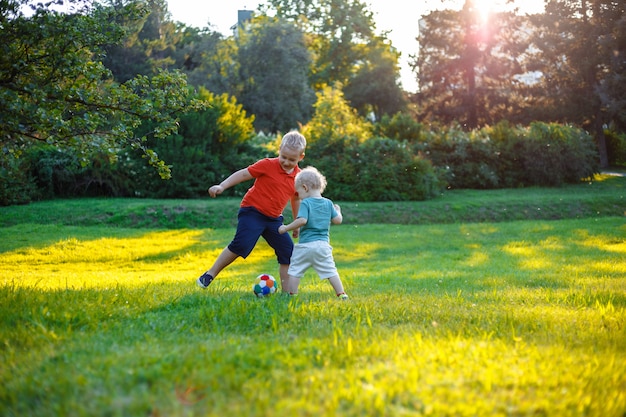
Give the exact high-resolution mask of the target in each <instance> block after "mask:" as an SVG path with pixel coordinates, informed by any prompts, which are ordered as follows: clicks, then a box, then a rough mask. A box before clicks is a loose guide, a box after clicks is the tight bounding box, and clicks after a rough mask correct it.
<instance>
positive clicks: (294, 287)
mask: <svg viewBox="0 0 626 417" xmlns="http://www.w3.org/2000/svg"><path fill="white" fill-rule="evenodd" d="M289 283H290V284H291V289H290V290H289V293H290V294H298V287H299V286H300V278H298V277H294V276H292V275H289Z"/></svg>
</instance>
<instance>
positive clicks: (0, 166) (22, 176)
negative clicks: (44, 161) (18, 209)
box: [0, 153, 37, 206]
mask: <svg viewBox="0 0 626 417" xmlns="http://www.w3.org/2000/svg"><path fill="white" fill-rule="evenodd" d="M36 193H37V187H36V185H35V181H34V179H33V178H32V177H31V176H30V173H29V171H28V160H26V159H25V158H17V157H16V156H15V155H13V154H12V153H6V154H3V155H0V205H2V206H10V205H14V204H26V203H30V202H31V201H32V200H33V199H34V197H35V195H36Z"/></svg>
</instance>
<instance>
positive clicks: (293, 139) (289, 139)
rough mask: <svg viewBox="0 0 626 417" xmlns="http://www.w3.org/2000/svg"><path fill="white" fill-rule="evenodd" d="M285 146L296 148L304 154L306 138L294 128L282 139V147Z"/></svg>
mask: <svg viewBox="0 0 626 417" xmlns="http://www.w3.org/2000/svg"><path fill="white" fill-rule="evenodd" d="M283 147H286V148H290V149H294V150H296V151H298V152H299V153H300V154H301V155H302V154H303V153H304V149H306V138H305V137H304V135H302V134H301V133H300V132H297V131H295V130H293V131H291V132H289V133H287V134H285V135H284V136H283V139H282V140H281V141H280V148H281V149H282V148H283Z"/></svg>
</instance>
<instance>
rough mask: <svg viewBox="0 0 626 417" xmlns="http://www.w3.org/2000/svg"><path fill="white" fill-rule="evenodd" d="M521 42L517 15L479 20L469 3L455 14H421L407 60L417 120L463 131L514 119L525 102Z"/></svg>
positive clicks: (524, 42)
mask: <svg viewBox="0 0 626 417" xmlns="http://www.w3.org/2000/svg"><path fill="white" fill-rule="evenodd" d="M526 38H527V37H526V35H525V33H524V31H523V30H521V22H520V18H519V17H518V16H516V15H514V14H512V13H505V12H500V13H496V14H493V15H491V16H490V17H489V19H488V20H484V19H483V18H481V16H480V14H479V13H478V11H477V10H476V9H475V8H474V7H473V5H472V2H471V1H470V0H467V1H466V2H465V5H464V7H463V9H462V10H460V11H454V10H440V11H433V12H431V13H429V14H428V15H426V16H424V17H423V18H422V20H421V21H420V35H419V38H418V41H419V48H420V50H419V54H418V56H417V57H416V58H415V60H414V61H413V67H414V68H415V70H416V71H417V78H418V83H419V91H418V94H417V95H416V96H415V100H416V104H417V105H418V113H419V117H420V119H421V120H430V121H438V122H440V123H442V124H451V123H453V122H458V123H460V124H461V125H462V126H463V127H464V128H465V129H468V130H471V129H474V128H476V127H479V126H484V125H488V124H494V123H496V122H497V121H499V120H502V119H509V120H514V121H515V120H519V119H520V115H521V113H522V112H523V111H524V110H525V108H526V106H527V104H528V103H527V102H526V100H525V94H524V93H525V90H526V89H527V88H528V85H526V84H525V83H524V82H522V78H521V77H522V76H523V75H524V74H525V73H526V72H527V68H526V67H525V58H526V54H527V46H528V40H527V39H526ZM520 121H521V120H520Z"/></svg>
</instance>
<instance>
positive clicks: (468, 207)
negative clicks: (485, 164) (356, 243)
mask: <svg viewBox="0 0 626 417" xmlns="http://www.w3.org/2000/svg"><path fill="white" fill-rule="evenodd" d="M329 187H330V186H329ZM240 201H241V199H240V198H233V197H230V198H227V197H223V196H222V197H219V198H216V199H211V198H209V197H208V196H207V198H206V199H198V200H151V199H114V198H106V199H104V198H103V199H88V200H83V199H79V200H55V201H45V202H41V203H37V204H31V205H28V206H12V207H0V226H11V225H16V224H22V223H37V224H50V223H54V224H62V225H68V226H110V227H128V228H147V229H154V228H157V229H180V228H194V229H195V228H213V229H219V228H233V227H235V226H236V224H237V208H238V206H239V203H240ZM339 203H340V204H341V207H342V209H343V211H345V212H346V214H347V215H346V216H345V217H346V218H345V224H372V223H377V224H378V223H386V224H389V223H391V224H433V223H459V222H470V223H473V222H485V221H489V222H505V221H514V220H557V219H570V218H579V219H580V218H593V217H596V218H597V217H606V216H623V215H624V214H625V211H626V177H618V176H608V175H598V176H597V177H596V180H595V181H593V182H589V183H583V184H577V185H569V186H566V187H563V188H548V189H546V188H523V189H514V190H511V189H503V190H480V191H479V190H452V191H446V192H444V193H442V194H441V195H440V196H439V197H438V198H435V199H432V200H427V201H422V202H417V203H416V202H385V203H363V202H339ZM286 215H287V216H288V217H290V216H291V211H290V208H289V207H287V210H286Z"/></svg>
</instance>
